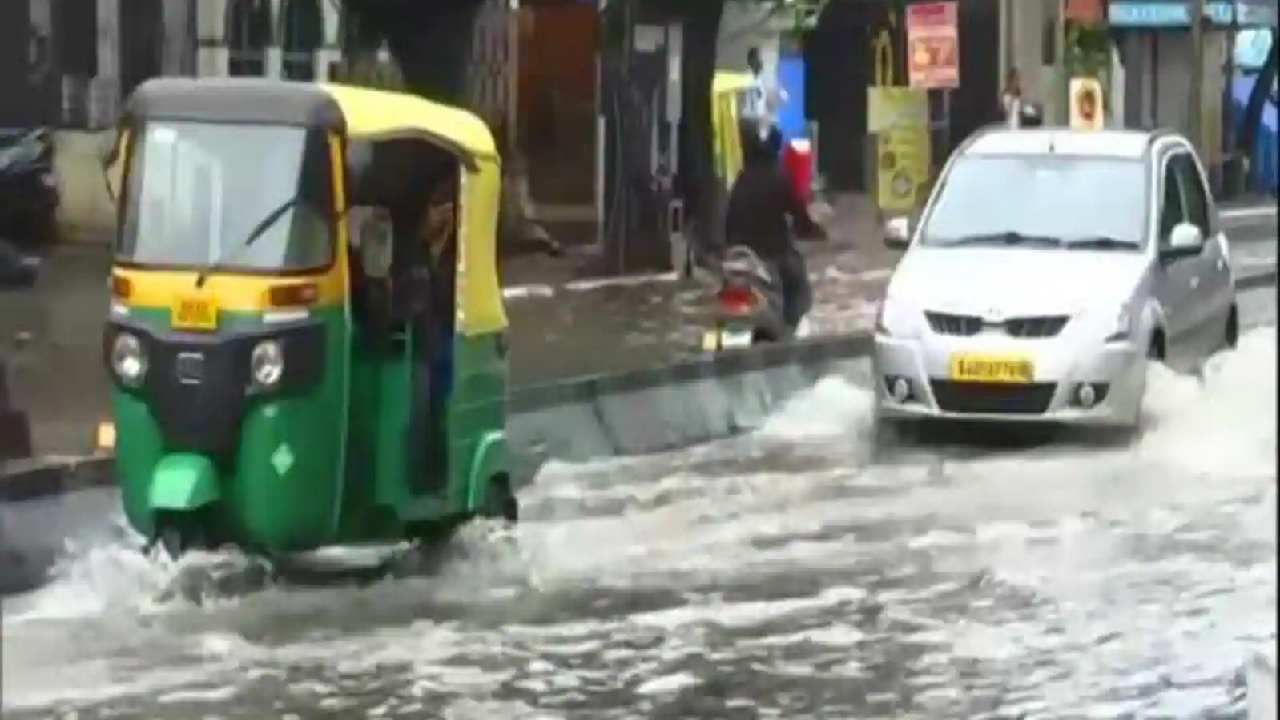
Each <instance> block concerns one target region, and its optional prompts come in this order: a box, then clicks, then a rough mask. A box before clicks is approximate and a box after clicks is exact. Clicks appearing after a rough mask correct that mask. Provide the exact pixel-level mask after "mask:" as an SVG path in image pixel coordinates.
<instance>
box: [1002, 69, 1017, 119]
mask: <svg viewBox="0 0 1280 720" xmlns="http://www.w3.org/2000/svg"><path fill="white" fill-rule="evenodd" d="M1000 105H1001V107H1002V108H1003V110H1004V119H1005V122H1007V123H1009V127H1010V128H1011V129H1014V130H1017V129H1018V128H1019V127H1021V125H1022V75H1021V74H1020V73H1019V72H1018V68H1016V67H1014V68H1009V72H1008V73H1007V74H1006V75H1005V78H1004V93H1003V94H1002V95H1001V96H1000Z"/></svg>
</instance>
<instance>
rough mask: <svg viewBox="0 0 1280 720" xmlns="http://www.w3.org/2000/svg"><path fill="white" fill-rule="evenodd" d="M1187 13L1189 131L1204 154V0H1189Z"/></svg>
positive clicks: (1197, 148)
mask: <svg viewBox="0 0 1280 720" xmlns="http://www.w3.org/2000/svg"><path fill="white" fill-rule="evenodd" d="M1187 11H1188V12H1187V14H1188V15H1189V16H1190V18H1191V92H1190V93H1189V95H1190V96H1191V97H1190V103H1191V105H1190V108H1189V109H1190V111H1191V112H1190V115H1188V117H1187V133H1188V134H1189V135H1190V136H1191V144H1192V145H1194V146H1195V148H1196V152H1197V153H1200V155H1201V156H1202V157H1203V154H1204V131H1203V130H1202V127H1203V124H1204V118H1203V115H1204V110H1203V105H1204V101H1203V97H1202V96H1203V95H1204V89H1203V88H1204V0H1187Z"/></svg>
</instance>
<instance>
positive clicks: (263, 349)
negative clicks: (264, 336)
mask: <svg viewBox="0 0 1280 720" xmlns="http://www.w3.org/2000/svg"><path fill="white" fill-rule="evenodd" d="M249 368H250V371H251V374H252V376H253V384H254V385H256V386H257V387H258V388H261V389H263V390H270V389H271V388H273V387H275V386H276V385H277V384H279V383H280V378H282V377H284V350H283V348H281V347H280V343H279V342H278V341H276V340H263V341H262V342H260V343H258V344H257V345H256V346H255V347H254V348H253V354H252V355H250V356H249Z"/></svg>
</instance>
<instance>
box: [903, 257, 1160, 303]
mask: <svg viewBox="0 0 1280 720" xmlns="http://www.w3.org/2000/svg"><path fill="white" fill-rule="evenodd" d="M1148 264H1149V258H1148V256H1147V254H1146V253H1145V252H1143V253H1138V252H1124V251H1114V250H1112V251H1092V250H1060V249H1039V248H990V247H972V248H930V247H923V246H917V247H913V248H911V250H910V251H909V252H907V254H906V255H904V256H903V258H902V261H901V262H900V263H899V264H898V267H897V269H896V270H895V271H894V274H893V278H892V280H890V282H889V288H888V296H889V297H891V298H894V299H901V300H903V301H906V302H909V303H911V304H912V305H913V306H916V307H918V308H919V309H920V310H932V311H942V312H951V313H956V314H968V315H979V316H984V317H985V316H988V315H990V314H992V313H993V312H994V313H998V314H1002V315H1004V317H1025V316H1035V315H1071V314H1075V313H1077V312H1080V311H1083V310H1084V309H1086V308H1088V307H1096V306H1098V305H1099V304H1108V303H1117V304H1118V303H1121V302H1124V301H1126V300H1128V299H1129V298H1130V297H1131V296H1132V294H1133V293H1134V291H1135V290H1136V289H1137V287H1138V285H1139V283H1140V282H1141V281H1142V278H1143V274H1144V272H1145V271H1146V269H1147V267H1148Z"/></svg>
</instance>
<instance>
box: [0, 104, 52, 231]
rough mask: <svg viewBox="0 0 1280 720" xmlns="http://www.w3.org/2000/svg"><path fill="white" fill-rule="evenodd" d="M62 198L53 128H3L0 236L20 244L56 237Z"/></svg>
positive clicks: (1, 131) (0, 134)
mask: <svg viewBox="0 0 1280 720" xmlns="http://www.w3.org/2000/svg"><path fill="white" fill-rule="evenodd" d="M58 201H59V197H58V181H57V177H56V176H55V175H54V166H53V136H52V134H51V133H50V132H49V130H48V129H46V128H37V129H34V130H33V129H30V128H0V236H3V237H7V238H8V239H10V240H12V241H13V242H15V243H20V244H45V243H47V242H48V241H50V240H52V239H53V233H54V227H55V214H56V212H57V209H58Z"/></svg>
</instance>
